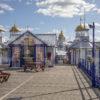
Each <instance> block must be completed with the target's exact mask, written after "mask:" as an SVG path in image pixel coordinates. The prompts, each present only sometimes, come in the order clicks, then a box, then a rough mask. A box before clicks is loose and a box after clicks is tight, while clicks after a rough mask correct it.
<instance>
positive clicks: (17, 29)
mask: <svg viewBox="0 0 100 100" xmlns="http://www.w3.org/2000/svg"><path fill="white" fill-rule="evenodd" d="M10 32H11V33H17V32H20V30H19V28H18V27H17V26H16V25H15V24H14V26H12V28H11V29H10Z"/></svg>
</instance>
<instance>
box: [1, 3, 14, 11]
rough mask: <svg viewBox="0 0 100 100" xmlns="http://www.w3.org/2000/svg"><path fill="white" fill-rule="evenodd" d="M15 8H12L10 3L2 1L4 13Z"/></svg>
mask: <svg viewBox="0 0 100 100" xmlns="http://www.w3.org/2000/svg"><path fill="white" fill-rule="evenodd" d="M13 10H14V8H12V7H11V6H10V5H8V4H5V3H0V13H4V12H5V11H13Z"/></svg>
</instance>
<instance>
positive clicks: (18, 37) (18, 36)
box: [9, 31, 47, 45]
mask: <svg viewBox="0 0 100 100" xmlns="http://www.w3.org/2000/svg"><path fill="white" fill-rule="evenodd" d="M27 33H28V34H30V35H32V36H33V37H35V38H36V39H38V40H39V41H41V42H42V43H43V44H45V45H47V44H46V43H45V42H44V41H42V40H41V39H40V38H38V37H37V36H36V35H34V34H33V33H31V32H30V31H26V32H24V33H23V34H21V35H20V36H18V37H17V38H16V39H15V40H13V41H11V42H10V43H9V44H12V43H14V42H15V41H17V40H18V39H20V38H21V37H23V36H24V35H25V34H27Z"/></svg>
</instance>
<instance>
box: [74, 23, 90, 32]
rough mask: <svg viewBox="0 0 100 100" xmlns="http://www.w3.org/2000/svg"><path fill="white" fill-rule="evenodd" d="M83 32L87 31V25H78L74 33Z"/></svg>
mask: <svg viewBox="0 0 100 100" xmlns="http://www.w3.org/2000/svg"><path fill="white" fill-rule="evenodd" d="M84 30H89V27H88V25H84V24H80V25H78V26H77V27H76V29H75V31H76V32H80V31H84Z"/></svg>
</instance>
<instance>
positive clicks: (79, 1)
mask: <svg viewBox="0 0 100 100" xmlns="http://www.w3.org/2000/svg"><path fill="white" fill-rule="evenodd" d="M84 8H85V16H86V23H90V24H91V23H92V22H93V21H94V22H95V24H96V39H97V40H100V38H99V37H100V0H0V27H3V28H5V29H6V32H5V33H3V35H5V39H7V37H8V36H9V29H10V27H11V26H12V25H13V24H16V25H17V26H18V27H19V28H21V29H22V30H23V31H24V30H25V29H26V28H28V29H30V30H31V31H32V32H33V33H48V32H54V33H58V32H60V30H63V31H64V33H65V35H66V37H67V39H69V40H70V39H73V38H74V36H75V28H76V26H77V25H78V24H79V23H80V16H82V17H83V13H84ZM90 36H91V32H90Z"/></svg>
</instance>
